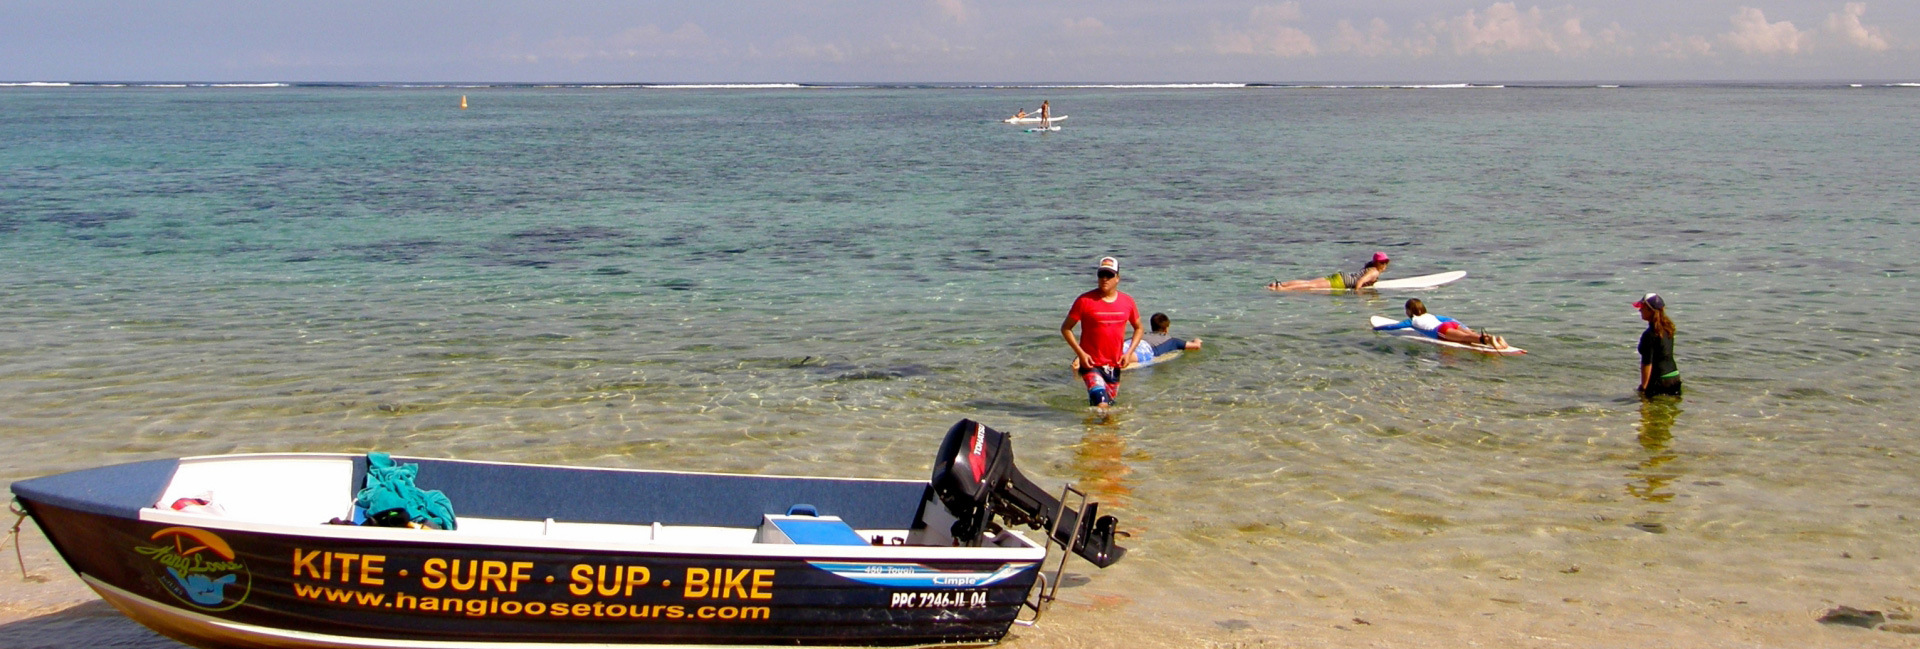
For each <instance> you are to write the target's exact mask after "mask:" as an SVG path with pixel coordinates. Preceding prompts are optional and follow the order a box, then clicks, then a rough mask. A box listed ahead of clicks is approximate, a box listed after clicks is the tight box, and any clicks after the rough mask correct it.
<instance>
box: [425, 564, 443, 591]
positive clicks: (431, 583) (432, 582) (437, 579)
mask: <svg viewBox="0 0 1920 649" xmlns="http://www.w3.org/2000/svg"><path fill="white" fill-rule="evenodd" d="M446 569H447V560H446V559H441V558H437V557H436V558H433V559H428V560H427V562H426V563H424V564H421V566H420V587H422V588H425V589H427V590H440V589H441V588H443V587H445V586H446V585H447V573H446Z"/></svg>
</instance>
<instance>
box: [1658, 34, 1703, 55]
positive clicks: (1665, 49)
mask: <svg viewBox="0 0 1920 649" xmlns="http://www.w3.org/2000/svg"><path fill="white" fill-rule="evenodd" d="M1653 51H1654V53H1656V54H1661V55H1664V56H1667V57H1669V58H1675V59H1685V58H1691V57H1696V56H1710V55H1712V54H1713V41H1709V40H1707V38H1706V37H1705V36H1681V35H1679V34H1674V35H1673V36H1672V37H1670V38H1668V39H1667V41H1666V42H1664V43H1661V44H1659V45H1656V46H1654V48H1653Z"/></svg>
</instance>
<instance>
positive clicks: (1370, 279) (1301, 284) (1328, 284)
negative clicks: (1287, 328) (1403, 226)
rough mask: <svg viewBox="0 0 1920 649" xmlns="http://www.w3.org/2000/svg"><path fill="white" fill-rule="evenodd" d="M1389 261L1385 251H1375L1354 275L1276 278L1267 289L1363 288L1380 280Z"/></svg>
mask: <svg viewBox="0 0 1920 649" xmlns="http://www.w3.org/2000/svg"><path fill="white" fill-rule="evenodd" d="M1391 261H1392V260H1391V259H1387V253H1384V252H1376V253H1373V261H1369V262H1367V265H1366V266H1365V267H1363V268H1361V269H1360V274H1359V275H1354V274H1353V273H1334V274H1332V275H1328V276H1326V277H1315V278H1313V279H1295V280H1288V281H1284V282H1282V281H1278V280H1276V281H1274V282H1273V283H1272V284H1268V285H1267V290H1270V291H1307V290H1314V289H1332V290H1335V291H1344V290H1347V289H1356V290H1358V289H1363V288H1366V287H1369V286H1373V283H1374V282H1378V281H1380V274H1381V273H1385V272H1387V263H1388V262H1391Z"/></svg>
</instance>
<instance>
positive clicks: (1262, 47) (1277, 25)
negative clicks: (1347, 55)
mask: <svg viewBox="0 0 1920 649" xmlns="http://www.w3.org/2000/svg"><path fill="white" fill-rule="evenodd" d="M1302 16H1303V14H1302V13H1301V11H1300V3H1298V2H1287V3H1282V4H1278V5H1261V6H1258V7H1254V8H1253V10H1252V11H1250V12H1248V16H1247V24H1246V25H1245V26H1244V28H1238V29H1235V28H1227V27H1223V26H1221V25H1219V24H1215V25H1214V27H1213V49H1214V51H1215V52H1217V53H1220V54H1242V55H1251V54H1259V55H1267V56H1277V57H1280V58H1294V57H1301V56H1313V55H1316V54H1319V53H1320V48H1319V47H1318V46H1316V45H1315V44H1314V42H1313V37H1312V36H1308V35H1307V33H1306V32H1305V31H1302V30H1301V29H1300V28H1298V27H1294V26H1292V25H1289V24H1287V23H1290V22H1294V21H1297V20H1300V19H1301V17H1302Z"/></svg>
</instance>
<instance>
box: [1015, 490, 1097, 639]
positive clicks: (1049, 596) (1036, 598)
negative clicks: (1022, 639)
mask: <svg viewBox="0 0 1920 649" xmlns="http://www.w3.org/2000/svg"><path fill="white" fill-rule="evenodd" d="M1069 494H1071V495H1075V496H1079V497H1080V501H1079V507H1078V508H1077V509H1075V510H1073V511H1078V512H1081V515H1084V514H1085V512H1086V511H1087V492H1084V491H1081V490H1079V489H1078V488H1075V487H1074V486H1073V484H1071V483H1069V484H1067V485H1065V486H1062V487H1061V488H1060V498H1059V501H1060V505H1059V509H1057V510H1055V511H1054V512H1053V521H1052V522H1051V524H1049V525H1047V542H1046V546H1047V556H1049V557H1051V556H1054V555H1056V554H1057V555H1059V557H1060V562H1059V563H1058V564H1056V565H1055V566H1054V567H1053V574H1047V562H1046V559H1044V558H1043V559H1041V560H1040V579H1039V580H1038V581H1035V582H1034V588H1033V589H1032V590H1028V591H1027V596H1026V598H1025V599H1022V600H1021V601H1020V610H1021V611H1022V612H1024V611H1026V610H1028V609H1032V610H1033V617H1030V618H1026V619H1021V618H1020V616H1019V615H1018V614H1016V615H1015V616H1014V618H1013V621H1014V623H1015V624H1019V625H1020V626H1033V625H1035V624H1039V623H1040V614H1041V613H1045V612H1046V610H1047V605H1048V604H1051V603H1053V599H1054V593H1055V592H1057V591H1059V590H1060V577H1061V575H1062V574H1063V573H1065V572H1066V570H1067V559H1068V558H1069V557H1072V556H1073V546H1074V545H1075V544H1077V543H1079V542H1080V530H1081V529H1082V528H1084V527H1085V526H1083V525H1080V524H1078V523H1079V520H1080V519H1079V516H1075V517H1074V521H1075V525H1074V526H1073V531H1072V532H1070V533H1068V535H1067V539H1066V540H1065V541H1061V540H1060V534H1059V531H1060V520H1061V519H1062V518H1064V515H1065V513H1066V512H1067V511H1068V510H1067V496H1068V495H1069ZM1056 547H1057V548H1059V549H1060V551H1059V552H1054V551H1053V549H1054V548H1056Z"/></svg>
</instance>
